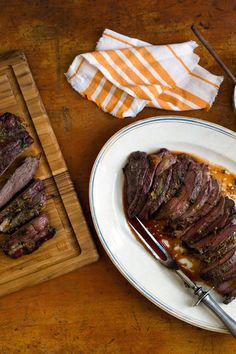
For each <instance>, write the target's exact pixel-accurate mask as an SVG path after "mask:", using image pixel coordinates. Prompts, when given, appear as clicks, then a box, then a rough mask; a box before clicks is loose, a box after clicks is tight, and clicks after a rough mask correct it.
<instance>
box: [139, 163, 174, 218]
mask: <svg viewBox="0 0 236 354" xmlns="http://www.w3.org/2000/svg"><path fill="white" fill-rule="evenodd" d="M171 175H172V168H171V167H170V168H168V169H167V170H165V171H164V172H163V173H162V174H160V175H158V176H156V177H155V180H154V182H153V186H152V189H151V191H150V192H149V195H148V199H147V201H146V203H145V205H144V207H143V208H142V210H141V212H140V214H139V217H140V219H143V220H148V219H149V218H150V217H151V216H152V215H153V214H154V213H155V212H156V211H157V210H158V209H159V207H160V206H161V204H162V203H163V201H164V198H165V194H166V192H167V190H168V188H169V185H170V180H171Z"/></svg>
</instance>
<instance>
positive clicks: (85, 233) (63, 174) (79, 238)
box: [0, 51, 98, 296]
mask: <svg viewBox="0 0 236 354" xmlns="http://www.w3.org/2000/svg"><path fill="white" fill-rule="evenodd" d="M8 111H9V112H11V113H14V114H16V115H17V116H19V117H21V119H22V121H23V123H24V124H25V125H26V126H27V130H28V131H29V133H30V135H31V136H32V137H33V138H34V144H33V145H32V146H31V147H30V148H29V149H26V150H25V151H24V153H23V154H21V156H19V157H18V158H17V159H16V162H15V163H13V164H12V166H10V168H8V169H7V171H6V173H4V175H3V176H2V177H1V178H0V188H1V186H2V185H3V184H4V183H5V180H6V178H7V177H9V176H10V175H11V174H12V173H13V171H14V170H15V168H16V166H18V165H19V164H20V163H22V161H23V159H24V158H25V156H29V155H31V156H39V155H40V166H39V169H38V171H37V173H36V177H37V178H40V179H41V180H43V181H44V183H45V187H46V193H47V196H48V201H47V203H46V207H45V208H44V211H45V212H46V213H47V214H48V216H49V220H50V224H51V225H52V226H53V227H55V229H56V235H55V237H54V238H53V239H52V240H50V241H48V242H46V243H45V244H44V245H43V246H42V247H40V249H39V250H38V251H37V252H34V253H32V254H31V255H29V256H27V257H21V258H19V259H17V260H14V261H13V260H12V259H10V258H9V257H6V256H5V255H4V254H3V252H1V253H0V296H2V295H7V294H9V293H12V292H15V291H17V290H21V289H24V288H26V287H29V286H32V285H35V284H38V283H41V282H42V281H45V280H49V279H52V278H55V277H57V276H59V275H62V274H66V273H68V272H70V271H72V270H75V269H77V268H80V267H82V266H83V265H85V264H89V263H92V262H94V261H96V260H97V259H98V254H97V250H96V248H95V246H94V244H93V241H92V238H91V235H90V232H89V229H88V227H87V225H86V221H85V218H84V215H83V212H82V209H81V206H80V203H79V201H78V198H77V195H76V192H75V189H74V186H73V183H72V181H71V178H70V175H69V172H68V169H67V166H66V164H65V161H64V158H63V156H62V153H61V150H60V147H59V145H58V142H57V139H56V137H55V134H54V132H53V129H52V126H51V124H50V121H49V119H48V115H47V112H46V111H45V108H44V106H43V103H42V100H41V97H40V95H39V92H38V89H37V87H36V85H35V82H34V79H33V76H32V74H31V71H30V68H29V65H28V63H27V59H26V57H25V54H24V52H22V51H13V52H8V53H5V54H3V55H0V112H1V113H4V112H8Z"/></svg>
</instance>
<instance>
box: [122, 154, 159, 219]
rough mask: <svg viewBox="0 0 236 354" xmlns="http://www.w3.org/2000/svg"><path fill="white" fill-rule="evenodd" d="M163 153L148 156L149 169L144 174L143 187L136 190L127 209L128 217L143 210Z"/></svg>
mask: <svg viewBox="0 0 236 354" xmlns="http://www.w3.org/2000/svg"><path fill="white" fill-rule="evenodd" d="M163 154H164V152H161V153H160V154H152V155H149V167H148V169H147V171H146V173H145V177H144V182H143V185H142V187H141V188H140V189H138V191H137V193H136V195H135V197H134V199H133V201H132V203H131V205H130V208H129V214H130V216H136V215H138V213H139V212H140V210H141V209H142V208H143V206H144V204H145V202H146V199H147V196H148V192H149V191H150V188H151V186H152V184H153V179H154V176H155V172H156V170H157V168H158V166H159V164H160V162H161V158H162V156H163Z"/></svg>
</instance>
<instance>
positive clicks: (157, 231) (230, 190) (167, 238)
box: [123, 151, 236, 281]
mask: <svg viewBox="0 0 236 354" xmlns="http://www.w3.org/2000/svg"><path fill="white" fill-rule="evenodd" d="M172 153H176V154H180V152H177V151H176V152H173V151H172ZM191 156H192V158H193V159H195V160H196V161H198V162H200V163H205V164H206V165H207V166H208V168H209V172H210V174H211V175H212V176H214V177H215V178H216V179H217V180H218V181H219V183H220V185H221V187H222V191H223V192H224V194H225V195H228V196H229V197H230V198H232V199H233V200H236V175H235V174H233V173H231V172H230V171H228V170H227V169H225V168H224V167H222V166H218V165H215V164H212V163H210V162H208V161H206V160H204V159H202V158H199V157H197V156H195V155H191ZM123 205H124V211H125V215H126V219H127V222H128V223H129V224H131V225H133V226H134V227H135V228H136V229H137V230H138V231H139V232H140V233H141V234H142V236H143V237H144V238H145V240H146V241H147V242H148V243H149V244H150V246H152V247H153V248H154V249H155V251H156V252H157V253H158V255H160V257H162V258H163V255H162V254H161V252H160V251H159V250H158V248H157V247H156V246H155V245H154V244H153V243H152V242H150V241H148V239H147V238H146V237H145V235H144V232H143V231H142V230H141V229H140V226H139V225H138V223H137V221H136V220H135V219H131V218H129V216H128V213H127V210H128V207H127V201H126V193H125V187H124V194H123ZM143 224H144V225H145V226H146V227H147V228H148V230H149V231H150V232H151V233H152V234H153V236H154V237H155V238H156V239H157V240H158V241H160V242H161V243H162V244H163V245H164V246H165V247H166V249H167V250H168V251H169V253H170V254H171V255H172V257H174V258H175V260H176V262H177V263H178V265H179V267H180V268H181V269H182V270H183V271H184V272H185V273H186V275H188V276H189V277H190V278H191V279H192V280H195V281H197V280H201V278H200V261H199V260H198V259H197V258H196V257H195V256H194V255H192V254H191V253H190V251H189V250H187V249H186V248H185V247H184V246H183V245H182V244H181V241H180V240H179V239H177V238H173V237H171V235H170V234H168V233H167V232H166V231H165V223H164V222H163V221H157V220H154V219H153V220H148V221H143ZM131 231H132V232H133V234H134V235H135V237H136V238H137V239H138V236H137V235H136V234H135V232H134V230H133V229H132V228H131ZM138 241H140V240H139V239H138Z"/></svg>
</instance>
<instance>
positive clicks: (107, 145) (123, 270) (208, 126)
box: [89, 116, 236, 333]
mask: <svg viewBox="0 0 236 354" xmlns="http://www.w3.org/2000/svg"><path fill="white" fill-rule="evenodd" d="M173 121H174V122H177V123H184V124H186V123H187V124H192V125H195V126H201V127H204V128H206V129H210V130H214V131H217V132H218V133H221V134H224V135H227V136H230V137H231V138H233V139H235V140H236V133H234V132H233V131H231V130H229V129H227V128H223V127H221V126H220V125H217V124H215V123H209V122H205V121H202V120H200V119H195V118H191V117H189V118H186V117H182V116H176V117H173V116H172V117H168V116H166V117H152V118H147V119H143V120H140V121H138V122H135V123H132V124H130V125H128V126H127V127H125V128H122V129H121V130H119V131H118V132H117V133H116V134H114V135H113V136H112V137H111V138H110V139H109V140H108V141H107V142H106V143H105V145H104V146H103V147H102V149H101V151H100V152H99V154H98V156H97V158H96V160H95V162H94V165H93V168H92V172H91V177H90V185H89V202H90V209H91V214H92V219H93V223H94V226H95V229H96V231H97V234H98V236H99V239H100V241H101V243H102V245H103V247H104V249H105V251H106V253H107V254H108V256H109V257H110V259H111V261H112V262H113V263H114V265H115V266H116V267H117V269H118V270H119V271H120V272H121V274H122V275H123V276H124V277H125V278H126V279H127V280H128V281H129V282H130V283H131V284H132V285H133V286H134V287H135V288H136V289H137V290H138V291H139V292H140V293H141V294H143V295H144V296H145V297H146V298H148V299H149V300H150V301H151V302H153V303H154V304H155V305H157V306H158V307H160V308H161V309H163V310H164V311H166V312H167V313H169V314H171V315H172V316H174V317H176V318H178V319H180V320H184V321H185V322H187V323H189V324H192V325H194V326H197V327H200V328H203V329H207V330H211V331H215V332H220V333H229V332H228V331H227V329H226V328H225V327H224V326H222V327H215V326H212V325H209V323H207V322H203V321H201V323H199V324H196V323H195V322H194V321H193V320H192V317H189V316H186V315H184V314H183V313H181V312H176V310H175V309H173V308H172V307H170V306H169V305H168V304H165V303H163V302H160V301H159V300H158V298H157V297H156V296H154V295H153V294H151V293H150V292H149V291H148V290H147V289H145V288H144V287H143V286H142V285H141V284H139V283H138V282H137V280H135V279H134V278H133V276H132V275H131V274H130V273H129V271H128V270H127V269H126V268H125V267H124V265H122V264H121V263H120V262H119V260H118V259H117V258H116V257H115V256H114V254H113V253H112V251H111V250H110V248H109V245H108V244H107V242H106V239H105V236H104V235H103V233H102V231H101V229H100V226H99V222H98V219H97V215H96V209H95V207H94V181H95V178H96V172H97V168H98V166H99V163H100V162H101V160H102V159H103V157H104V156H105V154H106V151H107V150H108V149H109V148H110V147H111V146H112V145H113V144H114V143H115V142H116V141H117V140H119V139H120V138H121V137H122V136H124V135H126V134H127V133H129V132H130V131H132V130H134V129H137V128H140V127H141V126H145V125H150V124H154V123H155V124H156V123H161V122H165V123H171V122H173Z"/></svg>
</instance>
